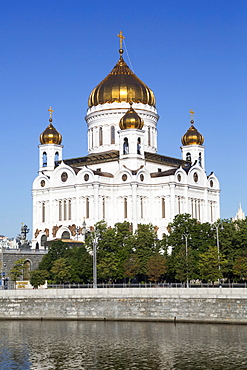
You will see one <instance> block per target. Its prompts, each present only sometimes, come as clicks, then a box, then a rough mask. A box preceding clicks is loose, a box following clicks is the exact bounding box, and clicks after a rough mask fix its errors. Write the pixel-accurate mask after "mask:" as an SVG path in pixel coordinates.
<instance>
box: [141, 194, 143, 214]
mask: <svg viewBox="0 0 247 370" xmlns="http://www.w3.org/2000/svg"><path fill="white" fill-rule="evenodd" d="M141 218H143V197H141Z"/></svg>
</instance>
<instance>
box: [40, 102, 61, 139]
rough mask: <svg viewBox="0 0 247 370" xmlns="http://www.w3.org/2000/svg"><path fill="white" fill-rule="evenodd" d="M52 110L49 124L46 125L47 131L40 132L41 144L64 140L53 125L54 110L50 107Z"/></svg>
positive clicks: (50, 110)
mask: <svg viewBox="0 0 247 370" xmlns="http://www.w3.org/2000/svg"><path fill="white" fill-rule="evenodd" d="M48 111H49V112H50V118H49V122H50V124H49V126H47V127H46V129H45V131H43V132H42V134H40V138H39V139H40V143H41V144H58V145H60V144H61V142H62V135H61V134H60V133H59V132H58V131H57V130H56V129H55V127H54V126H53V125H52V113H53V112H54V111H53V110H52V108H51V107H50V109H48Z"/></svg>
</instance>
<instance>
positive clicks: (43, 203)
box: [42, 202, 45, 222]
mask: <svg viewBox="0 0 247 370" xmlns="http://www.w3.org/2000/svg"><path fill="white" fill-rule="evenodd" d="M42 222H45V202H42Z"/></svg>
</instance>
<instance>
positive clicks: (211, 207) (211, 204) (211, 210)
mask: <svg viewBox="0 0 247 370" xmlns="http://www.w3.org/2000/svg"><path fill="white" fill-rule="evenodd" d="M210 215H211V222H213V202H210Z"/></svg>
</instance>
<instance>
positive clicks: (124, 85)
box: [88, 32, 155, 108]
mask: <svg viewBox="0 0 247 370" xmlns="http://www.w3.org/2000/svg"><path fill="white" fill-rule="evenodd" d="M118 36H119V37H120V49H119V53H120V58H119V60H118V62H117V64H116V65H115V67H114V68H113V70H112V71H111V72H110V73H109V74H108V76H106V78H105V79H104V80H103V81H101V82H100V83H99V84H98V85H97V86H96V87H95V88H94V89H93V91H92V92H91V94H90V96H89V99H88V106H89V108H91V107H92V106H96V105H98V104H105V103H113V102H117V103H121V102H127V103H128V102H130V101H132V102H134V103H143V104H148V105H150V106H154V107H155V96H154V93H153V91H152V90H151V89H150V88H149V87H148V86H147V85H145V84H144V83H143V82H142V81H141V80H140V79H139V78H138V77H137V76H136V75H135V74H134V72H132V71H131V69H130V68H129V67H128V65H127V64H126V63H125V61H124V59H123V49H122V39H123V38H124V37H123V36H122V33H121V32H120V35H118Z"/></svg>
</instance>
